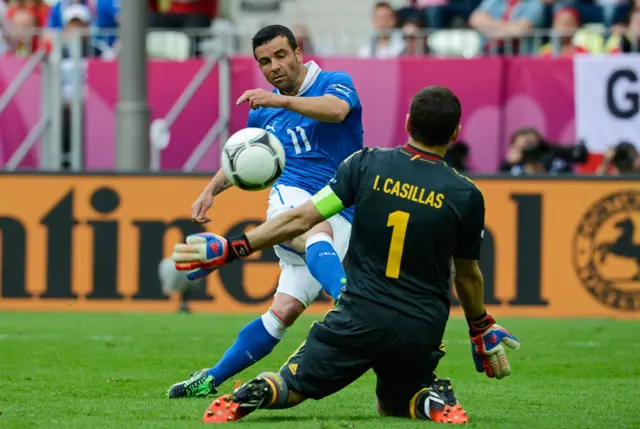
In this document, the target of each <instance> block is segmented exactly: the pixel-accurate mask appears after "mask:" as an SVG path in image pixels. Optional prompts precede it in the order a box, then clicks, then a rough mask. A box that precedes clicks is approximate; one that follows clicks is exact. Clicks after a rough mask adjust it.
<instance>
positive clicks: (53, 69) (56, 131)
mask: <svg viewBox="0 0 640 429" xmlns="http://www.w3.org/2000/svg"><path fill="white" fill-rule="evenodd" d="M53 37H54V42H53V46H52V52H51V55H49V101H50V102H51V107H50V110H49V111H50V113H51V122H50V125H51V127H50V128H49V131H50V134H49V136H50V138H49V139H47V142H48V147H47V148H46V150H45V151H43V155H44V156H45V162H46V164H47V168H48V169H49V170H56V171H57V170H60V168H62V108H63V96H62V35H61V34H60V32H59V31H56V32H55V33H53Z"/></svg>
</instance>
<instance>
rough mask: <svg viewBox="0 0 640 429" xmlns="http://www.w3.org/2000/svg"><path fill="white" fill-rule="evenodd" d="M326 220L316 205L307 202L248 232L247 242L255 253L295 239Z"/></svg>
mask: <svg viewBox="0 0 640 429" xmlns="http://www.w3.org/2000/svg"><path fill="white" fill-rule="evenodd" d="M324 220H325V218H324V217H323V216H322V214H320V211H318V209H317V208H316V206H315V204H314V203H313V202H312V201H307V202H306V203H305V204H303V205H301V206H299V207H296V208H294V209H291V210H287V211H286V212H284V213H282V214H281V215H278V216H276V217H274V218H272V219H270V220H268V221H267V222H265V223H263V224H262V225H260V226H258V227H257V228H255V229H253V230H251V231H249V232H247V234H246V235H247V241H248V242H249V246H250V247H251V249H252V251H254V252H255V251H258V250H261V249H264V248H266V247H271V246H275V245H276V244H279V243H284V242H286V241H289V240H291V239H294V238H296V237H298V236H299V235H302V234H304V233H305V232H307V231H308V230H310V229H311V228H313V227H314V226H315V225H316V224H318V223H320V222H322V221H324Z"/></svg>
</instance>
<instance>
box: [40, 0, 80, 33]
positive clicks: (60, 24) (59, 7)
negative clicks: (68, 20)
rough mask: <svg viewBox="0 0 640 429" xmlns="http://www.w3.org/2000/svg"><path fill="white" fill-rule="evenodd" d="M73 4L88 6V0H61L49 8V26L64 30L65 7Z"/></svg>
mask: <svg viewBox="0 0 640 429" xmlns="http://www.w3.org/2000/svg"><path fill="white" fill-rule="evenodd" d="M73 5H83V6H85V7H88V6H89V5H88V4H87V0H59V1H58V2H57V3H55V4H54V5H53V6H52V7H51V9H50V10H49V18H48V26H49V28H52V29H56V30H62V29H63V28H64V18H63V13H64V11H65V9H67V8H68V7H70V6H73Z"/></svg>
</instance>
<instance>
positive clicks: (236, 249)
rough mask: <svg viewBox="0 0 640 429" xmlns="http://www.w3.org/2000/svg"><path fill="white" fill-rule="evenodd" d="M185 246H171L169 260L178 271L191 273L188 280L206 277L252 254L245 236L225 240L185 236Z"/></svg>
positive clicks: (202, 236) (201, 235)
mask: <svg viewBox="0 0 640 429" xmlns="http://www.w3.org/2000/svg"><path fill="white" fill-rule="evenodd" d="M186 241H187V243H186V244H182V243H181V244H176V245H175V246H173V255H171V259H173V262H175V264H176V269H177V270H179V271H191V272H190V273H189V274H187V278H188V279H189V280H196V279H199V278H201V277H205V276H208V275H209V274H211V273H212V272H214V271H215V270H217V269H218V268H220V267H222V266H224V265H226V264H228V263H229V262H231V261H234V260H236V259H238V258H244V257H246V256H249V255H250V254H251V253H252V250H251V246H250V245H249V241H248V240H247V236H246V235H244V234H242V235H241V236H239V237H233V238H225V237H222V236H220V235H217V234H212V233H209V232H203V233H200V234H191V235H189V236H187V240H186Z"/></svg>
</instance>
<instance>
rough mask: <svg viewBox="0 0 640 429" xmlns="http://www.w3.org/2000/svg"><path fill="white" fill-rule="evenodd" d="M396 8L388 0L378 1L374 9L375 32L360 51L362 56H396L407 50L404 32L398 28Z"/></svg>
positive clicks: (359, 54) (359, 53)
mask: <svg viewBox="0 0 640 429" xmlns="http://www.w3.org/2000/svg"><path fill="white" fill-rule="evenodd" d="M397 22H398V21H397V17H396V12H395V10H394V9H393V8H392V7H391V5H390V4H389V3H387V2H379V3H376V5H375V7H374V9H373V28H374V31H375V34H374V35H373V37H372V38H371V41H370V42H369V43H367V44H365V45H364V46H362V48H360V51H358V56H359V57H361V58H396V57H399V56H400V55H402V53H403V52H404V50H405V44H404V39H403V37H402V32H401V31H400V30H399V29H397V28H396V25H397Z"/></svg>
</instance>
